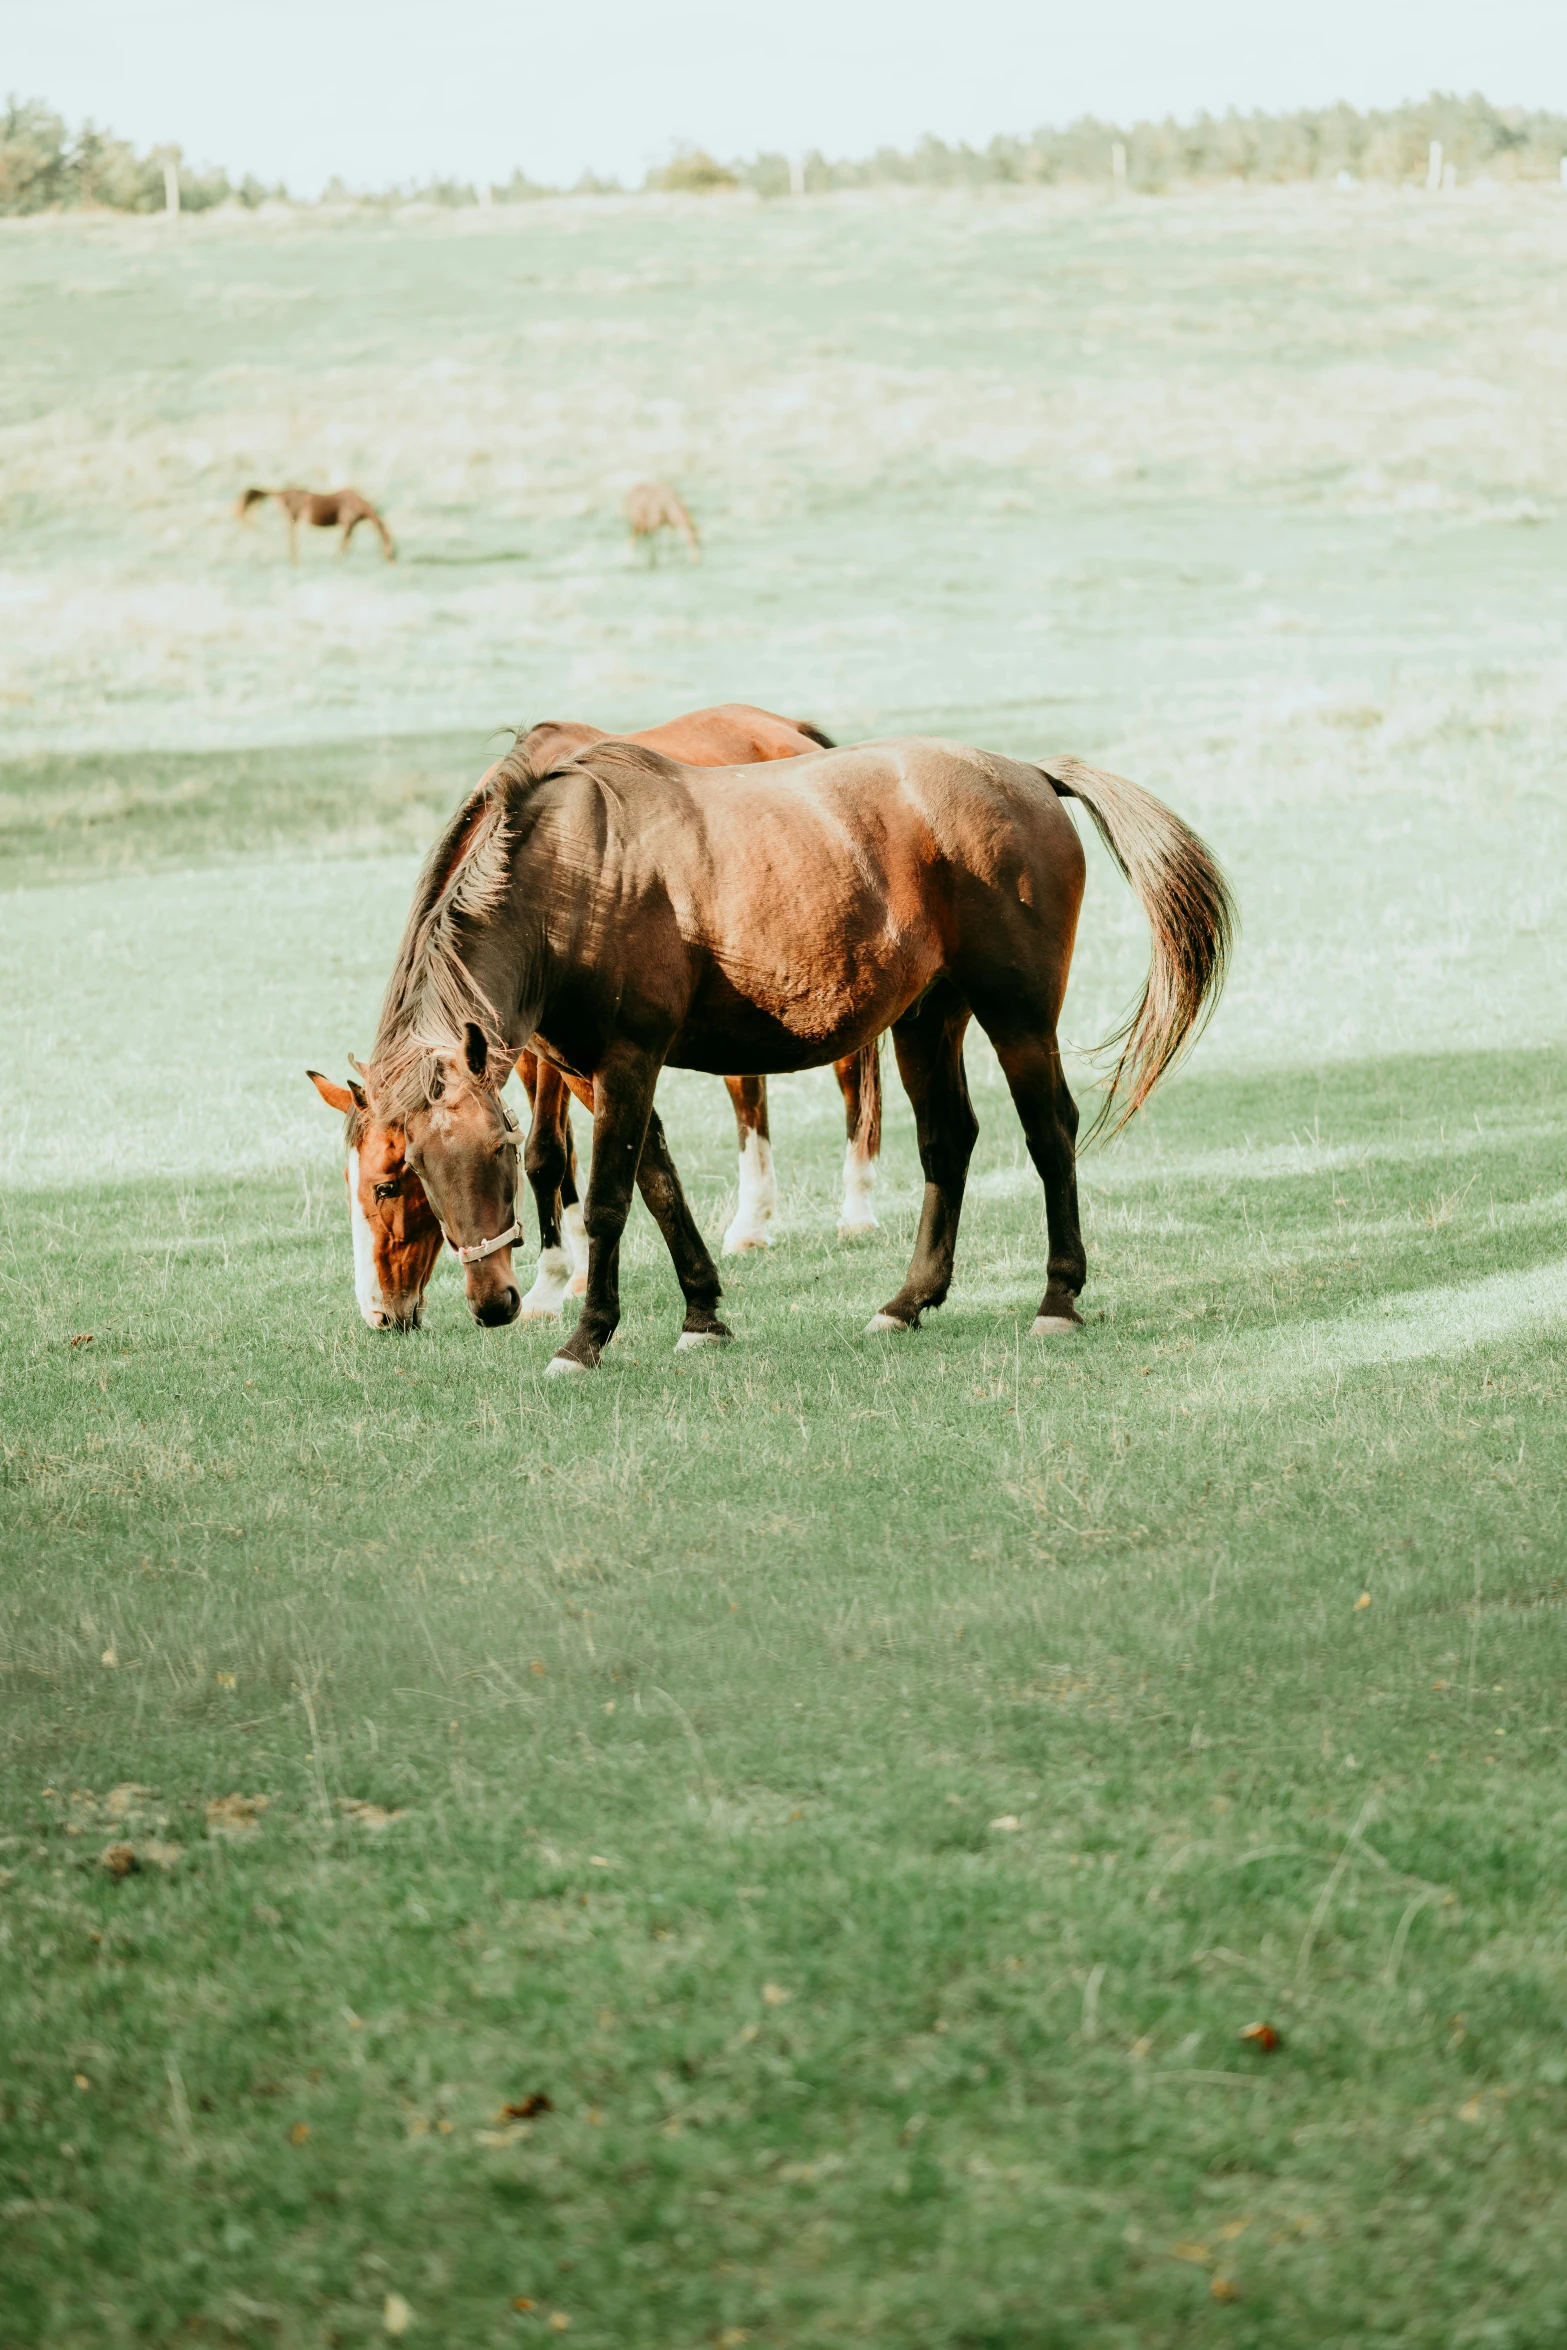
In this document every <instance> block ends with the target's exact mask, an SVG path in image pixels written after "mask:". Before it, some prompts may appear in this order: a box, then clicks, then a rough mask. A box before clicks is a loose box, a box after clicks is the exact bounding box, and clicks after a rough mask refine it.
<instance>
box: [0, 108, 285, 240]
mask: <svg viewBox="0 0 1567 2350" xmlns="http://www.w3.org/2000/svg"><path fill="white" fill-rule="evenodd" d="M166 161H172V162H173V163H174V165H175V168H176V169H177V171H178V173H179V193H180V204H181V207H182V208H183V209H184V210H186V211H190V212H206V211H210V209H211V208H212V206H213V205H214V204H227V203H231V202H232V203H239V204H247V205H256V204H262V203H265V201H266V200H267V198H268V197H269V196H281V195H282V194H283V193H284V191H283V189H282V188H265V187H263V186H262V185H261V183H260V181H259V180H254V179H249V178H247V179H244V180H242V181H240V182H239V183H238V184H237V185H236V184H235V183H234V182H233V181H232V180H230V178H229V176H228V173H227V172H226V171H192V170H191V169H190V167H189V165H187V164H184V163H182V162H181V161H180V155H179V149H178V148H177V147H154V148H151V149H150V150H149V151H148V152H147V153H146V154H145V155H138V154H137V152H136V150H135V148H134V147H133V146H132V145H131V143H130V141H129V140H128V139H116V138H112V137H111V136H110V134H109V133H108V132H107V131H100V130H96V129H95V128H94V127H93V125H92V124H91V123H90V122H84V123H83V124H82V127H81V129H80V130H78V131H72V130H70V129H69V128H68V127H67V125H66V123H65V121H64V119H63V118H62V117H61V116H60V115H58V114H56V113H55V112H54V111H53V110H52V108H50V107H48V106H43V105H40V104H39V103H38V102H37V100H36V99H35V100H31V101H27V102H23V101H20V100H18V99H16V98H11V99H9V100H8V101H7V103H6V108H5V112H4V114H3V115H0V213H16V212H71V211H77V210H81V209H84V208H88V207H91V208H95V209H98V210H103V211H109V212H161V211H163V209H164V207H165V205H166V204H167V201H168V191H167V186H166V183H165V179H164V164H165V162H166Z"/></svg>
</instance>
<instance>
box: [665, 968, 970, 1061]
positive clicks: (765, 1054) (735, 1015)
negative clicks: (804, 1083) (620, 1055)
mask: <svg viewBox="0 0 1567 2350" xmlns="http://www.w3.org/2000/svg"><path fill="white" fill-rule="evenodd" d="M903 947H904V950H905V951H897V950H894V951H893V952H891V953H884V954H882V955H873V956H866V957H864V958H862V959H861V960H860V961H859V962H858V963H851V962H848V961H842V962H840V960H839V958H838V957H837V956H835V955H826V956H824V957H823V958H822V960H821V965H820V967H819V968H818V969H816V970H814V971H813V970H810V969H806V970H802V971H796V972H792V973H783V972H774V971H761V970H746V969H744V968H741V969H736V968H733V967H730V968H725V967H723V966H721V965H717V964H715V965H714V966H713V967H712V968H711V969H710V970H709V972H708V973H707V975H706V977H705V978H704V980H703V983H702V985H701V986H700V987H699V988H698V990H697V993H696V996H695V998H694V1000H693V1001H692V1004H691V1007H690V1010H689V1011H688V1013H687V1015H686V1018H685V1020H684V1021H683V1022H682V1023H681V1027H680V1031H679V1034H678V1035H677V1036H676V1038H675V1041H674V1044H673V1046H672V1048H671V1050H670V1052H669V1055H668V1058H669V1060H670V1061H671V1062H672V1063H673V1064H674V1065H675V1067H676V1068H680V1069H707V1070H711V1071H713V1072H715V1073H716V1074H718V1075H721V1076H722V1075H727V1074H729V1073H730V1072H731V1071H744V1072H746V1073H748V1074H753V1073H754V1074H756V1075H762V1076H765V1075H767V1074H769V1073H770V1072H780V1073H781V1072H782V1071H784V1070H788V1069H819V1068H821V1067H822V1066H823V1065H824V1064H825V1063H827V1062H829V1061H837V1060H841V1059H842V1058H843V1056H844V1055H845V1054H846V1053H851V1052H853V1051H855V1049H856V1048H857V1047H858V1046H860V1045H862V1044H865V1043H868V1042H869V1040H870V1039H871V1038H872V1037H874V1036H879V1035H880V1034H881V1032H882V1030H883V1029H884V1028H887V1027H890V1025H891V1024H892V1022H893V1021H894V1020H896V1019H897V1017H898V1015H899V1014H900V1013H901V1012H902V1011H904V1010H905V1009H906V1007H907V1006H908V1005H909V1004H910V1003H912V1002H913V1000H914V998H915V997H916V996H917V995H918V994H919V993H920V991H921V989H922V988H924V987H925V986H927V985H928V984H929V982H930V980H931V978H932V977H933V976H934V963H933V962H932V957H931V955H929V954H924V953H918V952H909V951H907V947H908V942H903ZM927 963H931V964H932V968H931V969H926V968H925V965H926V964H927Z"/></svg>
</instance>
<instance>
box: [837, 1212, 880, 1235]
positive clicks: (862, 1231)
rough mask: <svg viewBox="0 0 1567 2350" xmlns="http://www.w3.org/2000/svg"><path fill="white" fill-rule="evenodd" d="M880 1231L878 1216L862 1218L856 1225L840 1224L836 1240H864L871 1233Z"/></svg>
mask: <svg viewBox="0 0 1567 2350" xmlns="http://www.w3.org/2000/svg"><path fill="white" fill-rule="evenodd" d="M880 1230H881V1218H880V1217H879V1216H862V1217H860V1218H859V1220H858V1222H856V1223H853V1224H840V1225H839V1227H838V1238H839V1239H840V1240H864V1239H866V1238H867V1237H868V1236H869V1234H871V1233H872V1232H879V1231H880Z"/></svg>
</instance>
